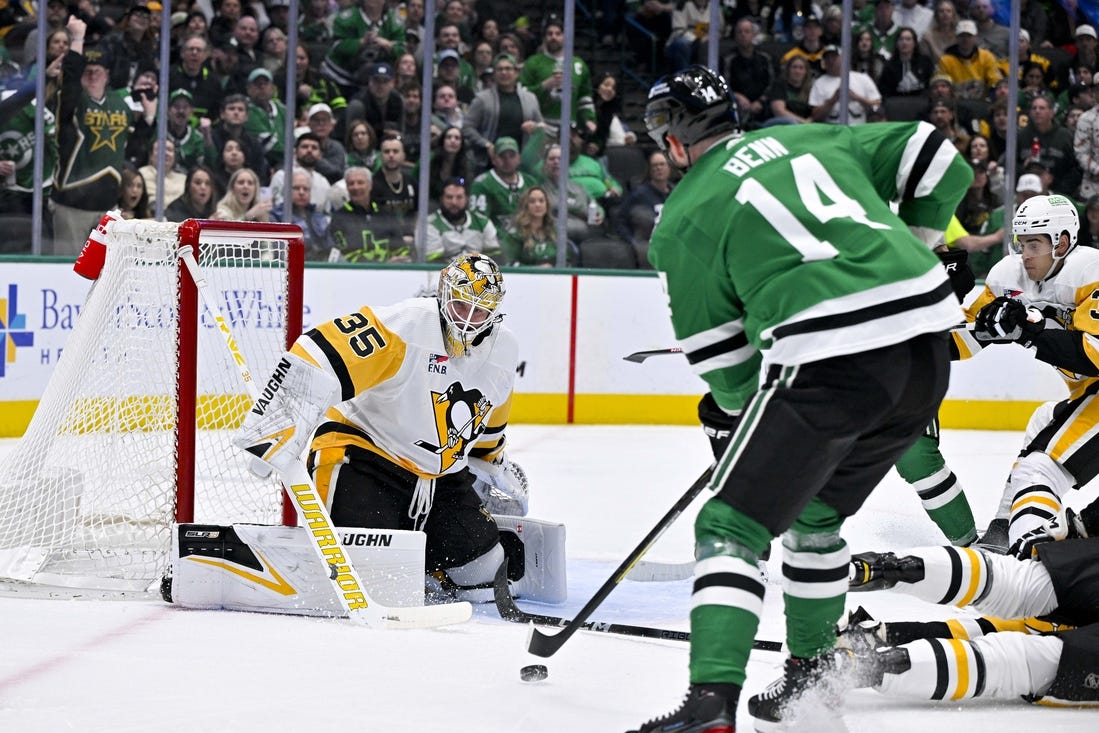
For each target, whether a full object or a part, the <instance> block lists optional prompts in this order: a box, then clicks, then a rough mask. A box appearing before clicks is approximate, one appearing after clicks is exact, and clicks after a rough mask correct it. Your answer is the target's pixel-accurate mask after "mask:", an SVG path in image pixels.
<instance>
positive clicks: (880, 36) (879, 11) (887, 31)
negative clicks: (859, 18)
mask: <svg viewBox="0 0 1099 733" xmlns="http://www.w3.org/2000/svg"><path fill="white" fill-rule="evenodd" d="M899 29H900V26H899V25H897V24H896V22H894V20H893V0H874V17H873V20H871V21H870V22H869V23H865V24H863V25H862V26H861V27H859V28H856V30H857V32H859V33H862V32H863V31H869V32H870V38H871V43H872V45H873V49H872V50H873V52H874V53H877V52H879V51H885V57H888V56H889V54H891V53H893V41H894V39H895V38H896V36H897V31H898V30H899Z"/></svg>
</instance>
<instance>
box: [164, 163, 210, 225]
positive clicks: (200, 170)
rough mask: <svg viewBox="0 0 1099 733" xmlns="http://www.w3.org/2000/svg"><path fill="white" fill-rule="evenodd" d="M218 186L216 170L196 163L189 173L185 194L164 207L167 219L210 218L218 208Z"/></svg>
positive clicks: (184, 185)
mask: <svg viewBox="0 0 1099 733" xmlns="http://www.w3.org/2000/svg"><path fill="white" fill-rule="evenodd" d="M216 199H217V188H216V184H215V183H214V172H213V171H212V170H210V169H209V168H207V167H206V166H204V165H201V164H200V165H196V166H195V167H194V168H192V169H191V171H190V172H189V173H188V174H187V180H186V181H185V182H184V184H183V195H182V196H180V197H179V198H177V199H175V200H174V201H171V202H169V204H168V206H167V207H166V208H165V209H164V218H165V219H166V220H167V221H185V220H187V219H210V218H212V217H213V216H214V211H215V210H216V209H217V202H216Z"/></svg>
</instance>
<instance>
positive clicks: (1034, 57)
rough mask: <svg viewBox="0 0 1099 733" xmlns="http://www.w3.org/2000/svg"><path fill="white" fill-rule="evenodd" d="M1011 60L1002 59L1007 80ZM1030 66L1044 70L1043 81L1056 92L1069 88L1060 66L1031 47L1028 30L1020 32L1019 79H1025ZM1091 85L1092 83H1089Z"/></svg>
mask: <svg viewBox="0 0 1099 733" xmlns="http://www.w3.org/2000/svg"><path fill="white" fill-rule="evenodd" d="M1009 62H1010V60H1009V59H1008V58H1007V57H1006V56H1005V57H1004V58H1002V59H1000V72H1001V73H1002V74H1003V75H1004V78H1005V79H1006V78H1007V74H1008V69H1009V67H1010V63H1009ZM1030 65H1037V66H1038V67H1040V68H1041V70H1042V76H1043V80H1044V82H1045V85H1046V86H1047V87H1049V88H1050V89H1051V90H1054V91H1055V92H1058V93H1059V92H1063V91H1064V90H1065V88H1066V86H1067V84H1066V83H1065V82H1067V75H1066V74H1064V73H1062V72H1061V71H1060V69H1059V66H1060V65H1055V64H1054V63H1053V61H1052V60H1051V59H1050V58H1048V57H1047V56H1045V55H1043V54H1040V53H1034V51H1033V50H1032V48H1031V45H1030V34H1029V33H1027V31H1026V29H1021V30H1020V31H1019V63H1018V66H1019V79H1020V81H1021V80H1022V78H1023V75H1024V73H1025V70H1026V68H1027V67H1028V66H1030ZM1062 77H1065V78H1062ZM1088 83H1089V85H1090V81H1089V82H1088Z"/></svg>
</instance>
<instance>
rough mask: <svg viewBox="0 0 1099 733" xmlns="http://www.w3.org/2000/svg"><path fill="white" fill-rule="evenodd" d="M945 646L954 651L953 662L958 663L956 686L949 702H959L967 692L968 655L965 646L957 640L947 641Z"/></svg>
mask: <svg viewBox="0 0 1099 733" xmlns="http://www.w3.org/2000/svg"><path fill="white" fill-rule="evenodd" d="M947 644H949V645H950V648H951V649H952V650H953V651H954V660H955V661H956V662H957V663H958V686H957V687H955V688H954V694H952V695H951V696H950V699H951V700H961V699H962V698H963V697H965V695H966V692H967V691H968V690H969V654H968V652H967V651H966V646H965V644H964V643H962V642H961V641H958V640H957V639H949V640H948V641H947Z"/></svg>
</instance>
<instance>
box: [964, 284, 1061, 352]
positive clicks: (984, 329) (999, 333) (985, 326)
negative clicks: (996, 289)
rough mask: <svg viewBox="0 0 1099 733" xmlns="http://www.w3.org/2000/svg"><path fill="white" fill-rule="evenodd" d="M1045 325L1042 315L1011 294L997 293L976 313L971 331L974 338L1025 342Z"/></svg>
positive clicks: (1026, 344)
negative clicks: (1007, 295)
mask: <svg viewBox="0 0 1099 733" xmlns="http://www.w3.org/2000/svg"><path fill="white" fill-rule="evenodd" d="M1044 329H1045V318H1043V317H1042V314H1041V313H1040V312H1039V311H1038V310H1037V309H1034V308H1027V307H1026V306H1025V305H1023V304H1022V303H1020V302H1019V301H1018V300H1015V299H1014V298H1005V297H1003V296H1000V297H999V298H996V299H995V300H993V301H992V302H991V303H988V304H987V305H985V306H984V307H983V308H981V310H980V312H979V313H977V320H976V323H975V324H974V329H973V335H974V336H975V337H976V338H977V340H978V341H988V342H991V343H997V344H1004V343H1011V342H1015V343H1019V344H1022V345H1023V346H1029V345H1030V344H1031V342H1033V341H1034V339H1035V337H1036V336H1037V335H1038V334H1040V333H1041V332H1042V331H1043V330H1044Z"/></svg>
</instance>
